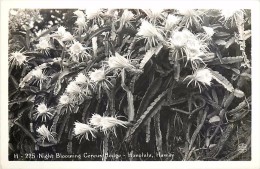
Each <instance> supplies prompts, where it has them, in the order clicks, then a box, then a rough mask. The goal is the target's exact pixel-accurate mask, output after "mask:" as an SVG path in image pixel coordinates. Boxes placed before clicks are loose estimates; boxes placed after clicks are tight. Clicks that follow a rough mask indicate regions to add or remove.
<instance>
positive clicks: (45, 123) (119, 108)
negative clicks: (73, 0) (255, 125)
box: [8, 9, 251, 161]
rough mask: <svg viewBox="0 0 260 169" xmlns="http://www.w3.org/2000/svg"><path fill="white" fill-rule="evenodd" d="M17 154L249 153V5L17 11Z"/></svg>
mask: <svg viewBox="0 0 260 169" xmlns="http://www.w3.org/2000/svg"><path fill="white" fill-rule="evenodd" d="M8 44H9V49H8V51H9V56H8V57H9V154H8V156H9V160H10V161H44V160H47V161H233V160H235V161H249V160H251V11H250V10H247V9H233V10H231V9H229V10H227V9H84V10H83V9H11V10H10V11H9V42H8Z"/></svg>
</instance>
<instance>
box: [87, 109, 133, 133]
mask: <svg viewBox="0 0 260 169" xmlns="http://www.w3.org/2000/svg"><path fill="white" fill-rule="evenodd" d="M89 122H90V124H91V125H93V126H95V127H96V128H99V129H100V130H102V131H103V132H104V133H105V134H107V132H108V131H113V132H114V134H115V135H116V130H115V127H116V126H117V125H120V126H122V127H125V128H126V125H127V124H128V123H129V122H127V121H122V120H118V119H117V118H116V117H107V116H104V117H102V116H100V115H99V114H93V115H92V117H91V119H90V120H89Z"/></svg>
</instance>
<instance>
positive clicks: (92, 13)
mask: <svg viewBox="0 0 260 169" xmlns="http://www.w3.org/2000/svg"><path fill="white" fill-rule="evenodd" d="M101 12H102V10H101V9H95V8H89V9H86V11H85V13H86V16H87V19H95V18H96V17H98V16H99V15H100V14H101Z"/></svg>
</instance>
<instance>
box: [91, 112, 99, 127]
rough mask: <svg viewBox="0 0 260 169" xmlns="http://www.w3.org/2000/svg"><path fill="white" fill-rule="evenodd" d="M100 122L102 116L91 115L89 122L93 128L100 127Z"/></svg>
mask: <svg viewBox="0 0 260 169" xmlns="http://www.w3.org/2000/svg"><path fill="white" fill-rule="evenodd" d="M101 120H102V116H100V115H99V114H93V115H92V117H91V118H90V120H89V122H90V124H91V125H93V126H96V127H100V126H101Z"/></svg>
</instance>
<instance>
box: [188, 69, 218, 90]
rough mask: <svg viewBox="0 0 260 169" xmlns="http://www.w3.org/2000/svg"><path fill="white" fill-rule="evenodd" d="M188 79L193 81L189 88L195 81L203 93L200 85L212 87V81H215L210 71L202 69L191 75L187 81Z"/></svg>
mask: <svg viewBox="0 0 260 169" xmlns="http://www.w3.org/2000/svg"><path fill="white" fill-rule="evenodd" d="M187 78H189V79H191V80H190V82H189V83H188V84H187V86H189V84H190V83H191V82H193V81H194V82H195V85H198V86H199V89H200V91H201V85H200V84H202V85H204V86H206V85H208V86H210V85H211V81H212V80H213V75H212V73H211V72H210V70H209V69H207V68H200V69H197V70H196V71H195V72H194V73H193V75H189V76H187V77H186V78H185V79H187ZM185 79H184V80H185Z"/></svg>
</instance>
